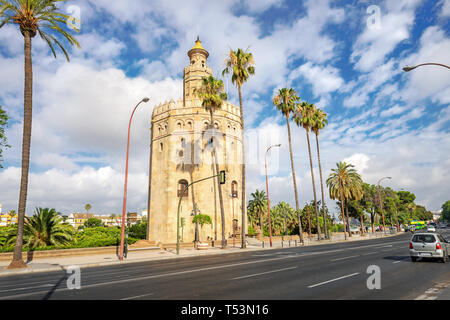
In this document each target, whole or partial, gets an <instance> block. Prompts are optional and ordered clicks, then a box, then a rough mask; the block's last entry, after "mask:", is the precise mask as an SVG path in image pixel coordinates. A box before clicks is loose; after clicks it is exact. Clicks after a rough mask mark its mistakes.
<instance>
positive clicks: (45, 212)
mask: <svg viewBox="0 0 450 320" xmlns="http://www.w3.org/2000/svg"><path fill="white" fill-rule="evenodd" d="M34 212H35V213H34V215H33V216H32V217H27V218H26V223H25V224H24V234H23V240H24V243H25V245H26V246H28V247H29V248H30V249H35V248H37V247H43V246H64V245H69V244H70V243H71V241H72V240H73V237H74V235H75V230H74V228H73V227H72V226H71V225H70V224H68V223H65V222H63V219H62V218H61V216H60V215H59V213H58V212H56V210H55V209H49V208H45V209H42V208H36V209H35V211H34ZM14 227H16V225H14ZM16 231H17V230H14V232H13V233H11V234H10V238H9V239H8V243H14V242H16V238H17V232H16Z"/></svg>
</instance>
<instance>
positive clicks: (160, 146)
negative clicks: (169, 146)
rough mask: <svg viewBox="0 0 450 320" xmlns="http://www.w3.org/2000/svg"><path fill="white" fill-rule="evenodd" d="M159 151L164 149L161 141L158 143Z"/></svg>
mask: <svg viewBox="0 0 450 320" xmlns="http://www.w3.org/2000/svg"><path fill="white" fill-rule="evenodd" d="M159 151H164V145H163V143H162V142H161V143H160V144H159Z"/></svg>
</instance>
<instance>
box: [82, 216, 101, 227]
mask: <svg viewBox="0 0 450 320" xmlns="http://www.w3.org/2000/svg"><path fill="white" fill-rule="evenodd" d="M84 227H85V228H96V227H103V222H102V220H100V219H98V218H89V219H87V220H86V222H85V223H84Z"/></svg>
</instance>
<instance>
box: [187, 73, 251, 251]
mask: <svg viewBox="0 0 450 320" xmlns="http://www.w3.org/2000/svg"><path fill="white" fill-rule="evenodd" d="M223 91H224V87H223V81H222V80H217V79H215V78H214V77H213V76H209V77H203V78H202V85H201V87H200V88H196V89H194V94H196V95H197V96H198V97H199V98H200V99H202V106H203V107H204V108H205V109H206V110H207V111H209V114H210V119H211V123H210V124H209V128H210V130H211V131H212V133H214V134H213V137H212V138H211V142H212V143H211V145H212V152H211V154H212V158H213V159H214V163H215V167H216V174H219V163H218V160H217V157H216V144H217V143H216V141H215V140H214V138H215V136H217V135H216V134H215V127H214V112H215V111H216V110H217V109H220V108H221V107H222V104H223V102H224V101H226V100H227V99H228V96H227V94H226V93H225V92H223ZM216 180H217V187H218V192H219V202H220V215H221V221H222V223H221V225H222V248H225V247H226V246H227V245H226V240H225V211H224V208H223V196H222V185H221V184H220V180H219V178H218V177H217V178H216ZM242 232H244V230H242Z"/></svg>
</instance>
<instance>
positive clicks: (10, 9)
mask: <svg viewBox="0 0 450 320" xmlns="http://www.w3.org/2000/svg"><path fill="white" fill-rule="evenodd" d="M58 2H60V0H0V28H1V27H3V26H4V25H6V24H9V23H11V24H16V25H18V26H19V29H20V32H21V34H22V36H23V39H24V56H25V87H24V116H23V138H22V174H21V181H20V192H19V206H18V230H17V242H16V245H15V247H14V255H13V260H12V262H11V264H10V265H9V266H8V268H24V267H26V265H25V263H24V262H23V260H22V245H23V231H24V229H23V228H24V221H25V209H26V202H27V191H28V172H29V167H30V146H31V124H32V109H33V107H32V94H33V67H32V60H31V41H32V38H34V37H35V36H36V34H39V36H40V37H41V38H42V39H43V40H44V41H45V42H46V43H47V45H48V46H49V47H50V49H51V51H52V53H53V55H54V56H55V57H56V52H55V48H54V46H55V45H56V46H57V47H59V48H60V49H61V51H62V52H63V53H64V55H65V57H66V59H67V61H69V55H68V53H67V51H66V49H65V48H64V46H63V45H62V44H61V42H60V40H58V39H57V36H59V37H61V38H63V39H65V40H67V41H68V42H69V44H70V45H71V46H77V47H78V48H79V47H80V45H79V43H78V41H77V40H76V39H75V38H74V37H73V36H72V35H71V34H70V33H69V32H67V31H65V30H64V29H63V27H64V26H65V25H66V23H68V21H70V19H71V17H70V16H69V15H66V14H64V13H62V12H60V9H59V8H58V7H57V6H56V3H58ZM47 30H48V31H49V32H50V33H47V32H46V31H47ZM74 30H75V31H77V32H78V31H79V30H77V29H76V28H74ZM52 33H53V34H55V35H53V34H52Z"/></svg>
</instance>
